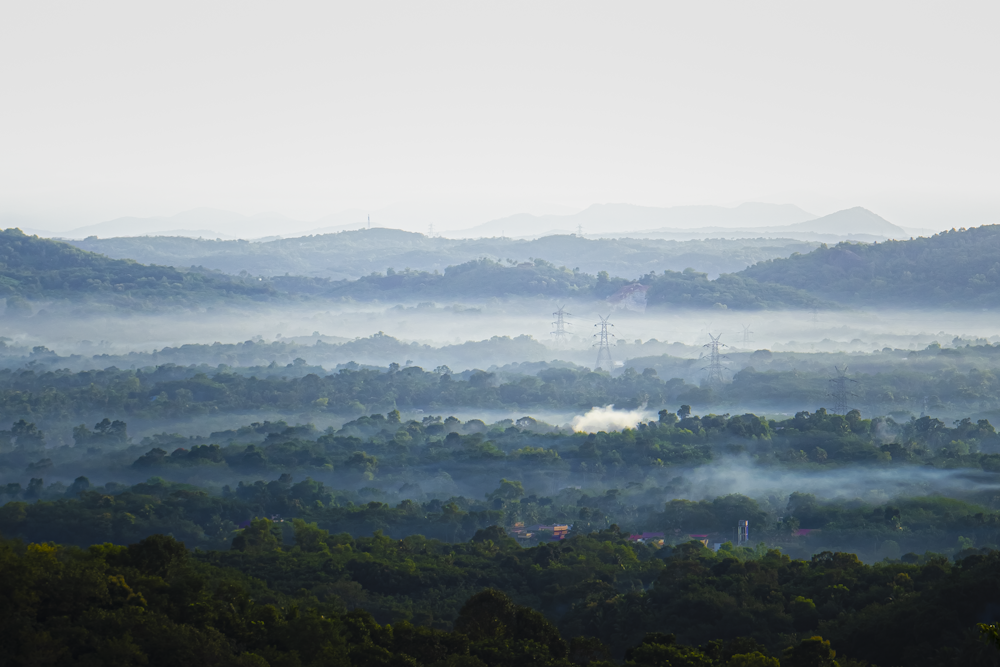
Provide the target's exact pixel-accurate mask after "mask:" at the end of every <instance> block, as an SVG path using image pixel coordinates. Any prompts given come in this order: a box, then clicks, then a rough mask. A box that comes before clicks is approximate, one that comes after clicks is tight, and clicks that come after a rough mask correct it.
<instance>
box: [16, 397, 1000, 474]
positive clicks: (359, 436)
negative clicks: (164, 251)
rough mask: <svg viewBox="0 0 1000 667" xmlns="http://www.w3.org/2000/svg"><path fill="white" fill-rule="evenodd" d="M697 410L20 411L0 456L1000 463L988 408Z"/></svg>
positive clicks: (387, 464) (236, 461) (580, 469)
mask: <svg viewBox="0 0 1000 667" xmlns="http://www.w3.org/2000/svg"><path fill="white" fill-rule="evenodd" d="M690 410H691V408H690V406H687V405H683V406H681V408H680V409H679V410H678V412H679V413H680V415H679V416H678V414H675V413H672V412H669V411H667V410H661V411H660V413H659V418H658V420H656V421H648V422H642V421H641V422H639V423H638V425H637V426H636V427H635V428H623V429H622V430H620V431H619V430H612V431H610V432H605V431H603V430H602V431H600V432H598V433H585V432H580V431H574V430H573V428H572V427H558V426H552V425H548V424H545V423H543V422H539V421H538V420H536V419H534V418H532V417H529V416H525V417H522V418H520V419H518V420H516V421H515V420H513V419H504V420H501V421H499V422H495V423H493V424H491V425H487V424H486V422H484V421H483V420H480V419H471V420H468V421H466V422H462V421H461V420H459V419H457V418H455V417H451V416H449V417H447V418H442V417H441V416H434V415H428V416H426V417H423V419H421V420H419V421H418V420H416V419H411V420H407V421H403V420H402V419H401V415H400V413H399V411H398V410H393V411H391V412H390V413H388V415H382V414H379V413H376V414H373V415H369V416H365V417H360V418H358V419H355V420H353V421H349V422H347V423H346V424H344V425H343V426H342V427H341V428H340V429H336V428H334V427H332V426H331V427H328V428H327V429H325V430H324V431H319V430H317V429H316V427H315V426H313V425H312V424H306V425H298V426H289V425H288V424H287V423H285V422H283V421H278V422H263V423H258V422H255V423H253V424H250V425H248V426H244V427H240V428H237V429H230V430H227V431H218V432H213V433H211V434H209V435H204V436H187V437H185V436H182V435H179V434H168V433H166V432H164V433H161V434H158V435H152V436H146V437H144V438H143V439H142V441H141V442H139V443H135V444H132V443H131V441H130V440H129V439H127V432H126V429H127V425H126V424H125V422H123V421H121V420H115V421H111V420H110V419H108V418H105V419H104V420H103V421H101V422H99V423H97V424H96V425H95V426H94V429H93V430H92V429H90V428H88V427H87V426H86V425H84V424H81V425H79V426H77V427H75V428H74V429H73V439H74V441H75V445H76V446H73V447H71V446H67V445H64V446H62V447H59V448H46V447H45V433H44V431H42V430H40V429H39V428H38V427H37V426H36V425H35V424H34V423H33V422H27V421H25V420H23V419H22V420H19V421H17V422H15V423H13V425H12V426H11V428H10V429H9V430H5V431H0V470H5V471H6V472H7V474H14V475H17V474H19V473H20V474H25V473H31V472H36V471H44V470H50V471H51V473H52V474H57V475H60V476H62V477H68V476H69V475H68V473H69V472H70V471H71V470H74V469H76V470H88V469H95V470H100V469H101V468H102V467H103V468H106V469H109V470H114V469H116V468H120V467H122V466H123V464H125V465H127V466H129V467H131V468H136V469H144V470H159V469H164V470H167V469H169V470H175V471H177V472H176V474H191V475H198V474H203V473H207V474H211V473H226V472H228V471H234V472H261V471H289V472H292V471H299V470H305V471H310V470H317V471H325V472H334V471H338V472H345V473H346V472H348V471H352V470H353V471H355V472H357V473H358V474H359V475H362V476H361V477H358V478H357V480H356V481H363V480H364V479H369V480H370V479H373V478H374V476H375V474H376V472H378V474H379V475H380V476H382V477H387V478H389V479H393V478H394V476H396V475H402V474H404V473H405V472H406V470H407V469H409V468H413V467H419V466H426V465H436V466H439V467H442V469H448V468H449V467H451V466H455V467H456V469H457V470H459V471H461V467H462V466H465V465H471V466H473V467H475V466H477V465H479V466H483V467H488V468H489V469H491V470H498V471H506V470H507V469H508V468H509V469H510V470H511V471H514V472H517V473H521V472H530V471H532V470H535V471H536V472H537V471H539V470H540V469H542V468H546V467H551V468H552V470H553V471H562V472H563V473H565V474H569V473H574V474H581V475H584V476H585V477H586V476H590V477H592V478H594V479H597V480H620V479H623V480H626V481H629V482H642V481H643V480H644V479H646V478H647V477H648V476H649V475H653V474H657V475H660V474H662V473H663V472H664V471H667V472H669V468H670V466H678V465H685V464H696V463H706V462H709V461H712V460H716V459H723V458H725V457H732V456H743V457H746V458H748V459H749V460H751V461H752V462H753V463H754V464H755V465H758V466H761V465H772V466H805V467H810V466H819V467H836V466H844V465H853V464H865V465H873V466H893V465H895V466H899V465H910V464H917V465H921V466H926V465H934V466H937V467H942V468H955V467H964V468H972V469H983V470H987V471H998V470H1000V453H998V452H1000V436H998V435H997V433H996V431H995V429H994V427H993V426H992V425H991V424H990V422H989V421H988V420H985V419H980V420H978V421H976V422H974V421H972V420H971V419H968V418H966V419H962V420H958V421H956V422H955V423H954V424H953V425H952V426H948V425H947V424H945V423H944V422H943V421H941V420H939V419H936V418H933V417H929V416H925V417H921V418H919V419H911V420H909V421H904V422H902V423H897V422H896V421H895V420H893V419H892V418H891V417H876V418H874V419H863V418H862V417H861V415H860V413H859V412H858V411H857V410H852V411H850V412H849V413H848V414H847V415H836V414H831V413H828V412H827V411H826V409H825V408H820V409H819V410H817V411H815V412H812V413H810V412H807V411H802V412H799V413H796V415H795V416H794V417H790V418H787V419H781V420H775V419H766V418H764V417H760V416H757V415H755V414H752V413H746V414H743V415H733V416H730V415H713V414H709V415H704V416H698V415H694V414H691V412H690ZM605 414H606V413H605V412H604V411H596V412H595V413H588V415H585V416H583V417H580V418H578V419H580V420H581V423H583V422H586V421H587V420H593V421H594V424H595V425H594V426H593V427H592V428H593V430H597V428H598V426H597V425H599V424H600V423H601V422H602V421H603V420H604V419H605V418H606V417H605V416H603V415H605ZM611 414H612V415H613V413H611ZM361 455H363V456H361ZM36 457H44V458H41V459H39V460H37V461H36V460H35V458H36ZM104 459H107V460H104Z"/></svg>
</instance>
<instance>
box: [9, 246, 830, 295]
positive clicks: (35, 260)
mask: <svg viewBox="0 0 1000 667" xmlns="http://www.w3.org/2000/svg"><path fill="white" fill-rule="evenodd" d="M0 262H2V266H0V297H5V298H6V299H7V307H8V312H9V313H16V312H19V311H24V312H25V314H27V312H28V311H30V310H32V308H31V306H29V305H28V304H27V302H26V300H30V301H60V300H63V301H65V300H73V301H79V300H83V301H104V302H107V303H110V304H112V305H114V306H116V307H120V308H127V309H152V308H154V307H163V306H171V305H181V306H189V305H195V304H210V303H217V302H219V301H221V300H222V299H225V300H226V301H231V300H233V299H236V300H237V302H239V301H241V300H247V299H252V300H258V301H263V300H269V299H278V300H296V299H309V300H314V301H325V300H337V301H341V302H344V301H382V302H391V303H405V302H414V301H426V300H444V301H453V300H462V299H467V300H481V299H490V298H507V297H541V298H558V299H578V300H583V301H593V300H602V299H606V298H608V297H609V296H611V295H613V294H614V293H615V292H617V291H618V290H619V289H621V288H622V287H623V286H625V285H627V284H629V283H630V282H632V281H631V280H628V279H624V278H616V277H612V276H610V275H609V274H608V272H606V271H600V272H599V273H598V274H597V275H592V274H589V273H585V272H582V271H579V270H577V269H570V268H567V267H565V266H556V265H555V264H553V263H551V262H548V261H545V260H542V259H536V260H533V261H529V262H516V261H513V260H508V261H503V262H496V261H493V260H490V259H478V260H472V261H469V262H466V263H464V264H460V265H457V266H449V267H448V268H446V269H445V270H444V271H443V272H440V271H433V272H428V271H416V270H412V269H405V270H402V271H394V270H392V269H388V270H387V271H386V272H385V273H384V274H383V273H373V274H371V275H368V276H365V277H363V278H360V279H358V280H331V279H329V278H315V277H313V278H311V277H301V276H294V275H293V276H281V277H266V276H254V275H250V274H248V273H246V272H243V273H242V274H241V275H239V276H228V275H225V274H221V273H216V272H212V271H208V270H204V269H192V270H190V271H181V270H178V269H175V268H171V267H163V266H150V265H144V264H139V263H137V262H134V261H131V260H117V259H110V258H108V257H105V256H103V255H98V254H96V253H92V252H88V251H85V250H80V249H78V248H75V247H73V246H71V245H69V244H66V243H62V242H59V241H53V240H48V239H42V238H38V237H37V236H26V235H25V234H23V233H21V232H20V230H17V229H8V230H5V231H2V232H0ZM641 281H642V284H643V285H646V286H648V287H649V291H648V293H647V296H648V301H649V304H650V305H652V306H657V305H662V306H684V307H691V308H704V307H723V306H724V307H727V308H750V309H764V308H803V307H804V308H812V307H820V306H823V305H824V302H822V301H821V300H819V299H816V298H814V297H812V296H810V295H808V294H806V293H805V292H802V291H801V290H797V289H794V288H791V287H788V286H787V285H765V284H761V283H758V282H757V281H755V280H753V279H746V278H742V277H740V276H737V275H733V274H726V275H723V276H721V277H719V278H718V279H716V280H709V279H708V275H707V274H705V273H699V272H696V271H692V270H690V269H688V270H685V271H684V272H675V271H664V272H663V273H661V274H657V273H656V272H655V271H651V272H649V273H648V274H646V275H645V276H643V277H642V278H641ZM827 305H828V304H827ZM11 309H13V310H11Z"/></svg>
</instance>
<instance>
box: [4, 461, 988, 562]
mask: <svg viewBox="0 0 1000 667" xmlns="http://www.w3.org/2000/svg"><path fill="white" fill-rule="evenodd" d="M469 472H470V474H471V473H474V472H476V471H471V470H470V471H469ZM164 474H169V473H168V472H164ZM476 474H477V475H478V477H477V478H476V479H477V480H478V482H479V488H481V489H482V488H485V489H488V491H486V492H485V493H483V494H477V495H471V496H470V495H450V496H449V495H448V494H447V493H433V492H425V491H424V490H423V489H422V488H421V487H420V485H419V483H418V482H406V483H403V484H402V485H401V486H400V487H398V489H394V488H391V487H390V488H389V489H386V490H383V489H380V488H378V486H379V484H378V482H372V485H371V486H363V487H360V488H353V489H344V488H341V489H338V488H335V487H331V486H328V485H326V484H325V483H323V482H321V481H317V480H314V479H311V478H309V477H306V478H305V479H303V480H302V481H298V482H296V481H294V477H293V476H292V475H291V474H289V473H282V474H281V475H280V476H279V477H278V478H277V479H272V480H271V481H266V480H262V479H257V480H256V481H252V478H251V480H247V481H240V482H239V483H235V484H232V485H230V484H226V485H225V486H223V487H222V488H221V489H220V488H219V487H218V486H215V485H212V486H196V485H194V484H186V483H180V482H168V481H166V480H165V479H164V478H163V477H158V476H157V477H150V478H149V479H147V480H146V481H144V482H140V483H138V484H133V485H127V484H122V483H119V482H107V483H105V484H91V482H90V480H89V479H88V478H87V477H84V476H80V477H77V478H76V479H75V480H74V481H73V482H72V483H71V484H68V485H67V484H65V483H62V482H56V483H52V484H46V483H45V481H44V479H43V478H40V477H38V478H32V479H31V480H30V482H29V483H28V484H27V485H26V487H22V486H21V485H20V483H17V482H15V483H8V484H7V485H6V486H3V487H0V502H3V503H4V504H3V505H2V506H0V534H2V535H6V536H8V537H19V538H23V539H25V540H28V541H33V542H47V541H59V542H63V543H68V544H75V545H77V546H87V545H89V544H95V543H102V542H113V543H115V544H129V543H132V542H135V541H137V540H140V539H142V538H145V537H148V536H150V535H154V534H161V533H162V534H168V535H173V536H174V537H176V538H177V539H180V540H183V541H184V542H185V543H186V544H188V546H190V547H192V548H194V547H198V548H204V549H226V548H228V547H229V546H230V542H231V540H232V539H233V538H234V536H235V535H237V534H239V533H238V530H237V529H238V527H240V526H241V525H244V524H245V522H247V521H249V520H251V519H254V518H255V517H280V518H282V519H284V522H283V523H281V524H280V526H284V527H285V528H290V526H291V525H292V523H291V522H292V521H293V520H296V521H298V520H301V521H308V522H312V523H315V524H316V525H318V526H320V527H321V528H323V529H324V530H329V531H331V532H333V533H347V534H350V535H355V536H360V535H371V534H373V533H374V532H376V531H378V532H381V533H384V534H385V535H388V536H389V537H392V538H394V539H402V538H405V537H408V536H412V535H423V536H425V537H428V538H433V539H439V540H442V541H446V542H461V541H464V540H468V539H471V538H472V537H473V536H474V535H475V533H476V532H477V531H479V530H482V529H486V528H489V527H490V526H501V527H505V528H506V529H508V530H510V529H513V528H514V527H515V526H517V525H518V524H523V525H525V526H529V527H530V526H538V525H540V526H543V527H544V526H548V528H543V529H540V530H539V529H536V530H535V531H534V532H533V533H532V534H531V537H526V538H525V543H526V544H534V543H538V542H545V541H548V540H549V539H551V538H552V531H551V527H552V526H553V525H569V526H571V531H572V532H571V534H573V535H586V534H589V533H591V532H592V531H600V530H604V529H606V528H608V527H610V526H617V527H619V528H620V529H621V530H622V531H624V532H625V533H631V534H641V533H644V532H654V533H663V539H664V540H665V544H666V545H668V546H669V545H671V544H673V545H676V544H680V543H683V542H686V541H687V540H688V539H689V535H700V536H705V535H707V536H708V538H707V539H709V540H711V541H715V542H718V543H724V542H726V541H731V540H733V539H735V538H734V531H735V528H736V525H737V522H738V521H741V520H746V521H749V522H750V526H751V536H752V542H753V543H754V544H758V545H767V546H768V547H770V548H778V549H781V550H782V551H783V552H785V553H788V554H790V555H792V556H796V557H808V556H809V554H812V553H814V552H819V551H823V550H835V551H848V552H856V553H857V554H859V555H860V556H861V557H862V558H864V559H865V560H868V561H872V562H877V561H880V560H883V559H885V558H889V559H895V560H899V559H902V560H904V561H907V562H909V561H913V560H915V559H916V558H917V556H916V554H918V553H919V554H923V553H925V552H934V553H938V554H941V555H944V556H949V557H957V556H960V555H962V554H965V555H968V554H969V553H974V552H978V551H982V550H989V549H995V548H998V545H1000V512H998V511H996V509H989V508H988V507H987V505H992V506H995V505H996V503H995V501H993V499H992V495H989V494H988V493H987V492H984V491H978V492H971V491H970V492H967V493H966V494H965V495H966V496H968V498H969V499H968V500H960V499H955V498H944V497H940V496H912V497H898V498H894V499H892V500H889V499H887V498H886V497H883V498H882V499H881V500H861V499H858V498H854V497H849V498H848V499H844V498H840V499H820V498H817V497H816V496H814V495H812V494H809V493H804V492H800V491H796V492H793V493H791V494H790V495H787V496H785V495H782V496H778V495H775V494H773V493H772V494H770V495H768V496H765V497H762V498H760V499H753V498H750V497H748V496H745V495H742V494H727V495H724V496H717V497H714V498H709V499H705V500H699V501H692V500H680V499H676V495H677V494H676V493H671V492H670V490H669V489H663V488H658V487H654V486H651V485H641V484H635V483H621V484H619V486H618V487H615V486H613V485H597V484H590V485H587V486H584V487H580V488H577V487H563V488H561V489H559V490H557V491H551V492H548V493H544V492H537V493H535V492H532V493H529V491H530V490H531V486H530V481H529V486H528V489H525V485H524V484H522V482H521V481H520V480H516V479H506V478H501V479H496V478H495V477H492V475H494V472H493V471H492V470H490V471H478V472H477V473H476ZM437 475H438V476H440V475H442V473H437ZM526 479H529V480H530V478H527V477H526ZM802 479H808V477H805V476H804V477H803V478H802ZM580 481H585V480H582V479H581V480H580ZM435 483H436V484H438V485H440V484H441V483H442V481H441V480H437V481H435V480H431V484H435ZM609 486H610V488H609ZM801 488H807V486H803V487H801ZM470 493H475V490H474V489H472V490H470ZM405 496H416V499H412V498H409V497H405ZM664 499H668V500H664ZM976 500H978V501H979V502H975V501H976ZM546 531H547V532H546Z"/></svg>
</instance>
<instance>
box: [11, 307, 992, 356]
mask: <svg viewBox="0 0 1000 667" xmlns="http://www.w3.org/2000/svg"><path fill="white" fill-rule="evenodd" d="M562 305H565V306H566V311H567V312H568V313H571V314H570V315H569V316H567V318H566V322H567V326H566V331H567V334H566V336H565V337H564V338H563V339H562V340H556V338H555V337H554V336H553V330H554V328H555V327H554V324H553V320H554V319H555V318H554V315H553V313H554V312H555V311H556V310H557V309H558V307H559V306H562ZM609 314H610V316H611V319H610V322H611V324H612V325H613V327H612V329H611V333H612V334H614V338H613V348H612V351H613V353H617V354H613V357H614V358H615V360H616V361H624V360H626V359H628V358H630V357H632V356H635V354H634V350H631V349H628V346H630V345H635V341H637V340H639V341H641V342H642V344H645V343H647V342H650V341H656V342H658V343H666V344H682V345H685V346H691V347H693V348H701V346H702V345H704V344H705V343H706V342H708V340H709V338H708V336H709V334H712V335H716V336H718V335H721V342H722V343H723V344H725V345H727V346H728V348H729V349H733V350H739V349H749V350H757V349H769V350H771V351H795V352H871V351H872V350H881V349H883V348H885V347H889V348H894V349H913V350H916V349H923V348H924V347H926V346H927V345H928V344H931V343H933V342H937V343H940V344H941V345H942V346H948V345H951V344H952V342H953V341H955V339H958V341H959V343H960V344H964V342H971V341H977V340H982V341H990V342H1000V335H998V333H997V332H998V331H1000V316H998V314H997V313H994V312H993V311H944V310H942V311H904V310H901V311H877V312H876V311H837V312H832V311H817V312H813V311H753V312H748V311H742V312H735V311H728V310H725V309H706V310H676V311H669V312H664V311H654V310H652V309H650V310H649V311H647V312H645V313H639V312H632V311H628V310H621V309H619V310H615V309H614V308H613V307H612V306H611V305H609V304H605V303H601V302H586V303H583V302H577V303H574V302H572V301H569V302H566V303H561V302H554V301H552V300H549V299H518V300H516V301H501V300H497V299H493V300H490V301H487V302H466V303H433V302H427V303H421V304H401V305H386V304H377V303H372V304H343V303H338V304H330V305H329V307H328V308H325V309H318V308H315V307H304V306H301V305H300V306H288V307H265V306H260V307H255V308H254V307H247V308H243V309H239V310H236V309H223V308H218V309H215V308H210V309H205V310H203V311H199V312H194V311H191V312H185V313H169V314H163V315H144V314H134V315H128V316H121V315H117V314H108V313H102V312H100V311H95V312H94V313H93V314H91V315H90V316H87V315H81V314H80V313H76V312H74V313H73V314H72V315H71V314H69V313H65V312H62V310H60V309H58V308H56V309H54V310H52V311H46V312H45V313H44V314H42V313H39V314H37V315H35V316H33V317H28V318H10V317H4V318H3V319H2V320H0V336H5V337H7V338H9V339H11V340H12V341H15V342H17V343H19V344H22V345H26V346H30V347H34V346H37V345H44V346H47V347H50V348H53V349H56V348H58V349H60V350H62V351H63V352H64V353H78V354H88V353H89V354H95V353H98V352H102V353H109V354H123V353H127V352H132V351H141V352H151V351H152V350H156V349H162V348H163V347H174V346H179V345H183V344H186V343H194V344H211V343H214V342H217V341H220V342H236V341H245V340H258V341H266V342H271V341H275V340H289V339H290V340H295V341H299V342H303V343H309V342H315V340H314V339H315V338H317V337H320V338H322V339H323V340H324V341H326V342H331V343H337V342H344V341H350V340H354V339H356V338H359V337H367V336H371V335H372V334H373V333H376V332H378V331H382V332H384V333H385V334H387V335H390V336H393V337H396V338H398V339H400V340H403V341H405V342H408V343H410V342H415V343H419V344H426V345H431V346H436V347H440V346H442V345H455V344H460V343H463V342H465V341H475V340H483V339H489V338H492V337H494V336H509V337H517V336H522V335H525V336H531V337H532V338H534V339H535V340H537V341H539V342H542V343H544V344H545V345H547V346H548V347H550V348H551V349H553V350H555V351H560V350H563V349H565V350H567V351H570V352H584V351H587V350H589V349H590V347H591V346H592V344H593V342H594V338H593V334H594V333H595V332H596V327H595V325H596V324H597V323H598V322H599V317H600V316H608V315H609ZM68 319H71V320H72V323H73V325H72V326H66V321H67V320H68ZM310 339H313V340H312V341H310ZM963 341H964V342H963ZM619 346H621V349H619ZM691 354H692V355H693V356H697V350H692V351H691ZM591 356H594V358H595V359H596V355H591ZM388 361H393V360H383V362H384V363H388ZM511 361H524V360H523V359H512V360H511Z"/></svg>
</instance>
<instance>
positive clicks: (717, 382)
mask: <svg viewBox="0 0 1000 667" xmlns="http://www.w3.org/2000/svg"><path fill="white" fill-rule="evenodd" d="M708 337H709V338H711V339H712V342H710V343H705V345H704V347H707V348H708V366H705V367H704V368H702V369H701V370H703V371H708V379H707V380H706V381H707V382H708V385H709V386H710V387H720V386H722V383H724V382H725V381H726V375H725V369H724V368H723V367H722V360H723V359H726V355H724V354H722V353H721V352H719V348H720V347H727V345H726V344H725V343H720V342H719V339H720V338H722V334H719V335H718V336H713V335H712V334H708Z"/></svg>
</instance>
